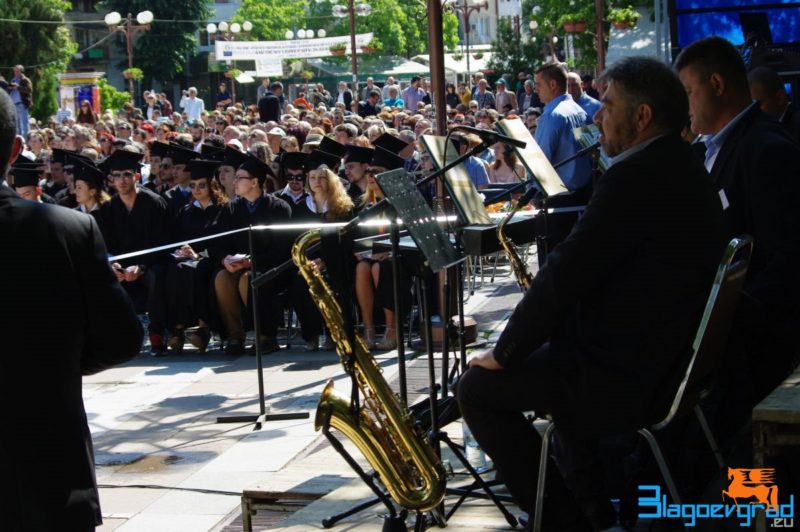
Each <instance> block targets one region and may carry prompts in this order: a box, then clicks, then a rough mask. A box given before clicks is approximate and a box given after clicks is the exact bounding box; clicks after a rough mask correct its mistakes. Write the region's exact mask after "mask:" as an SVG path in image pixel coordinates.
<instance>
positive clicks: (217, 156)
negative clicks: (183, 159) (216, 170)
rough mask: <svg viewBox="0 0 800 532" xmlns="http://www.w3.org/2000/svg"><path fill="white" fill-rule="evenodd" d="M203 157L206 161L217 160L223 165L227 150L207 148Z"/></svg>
mask: <svg viewBox="0 0 800 532" xmlns="http://www.w3.org/2000/svg"><path fill="white" fill-rule="evenodd" d="M202 157H203V159H205V160H206V161H216V162H218V163H219V164H220V165H221V164H222V163H223V162H224V161H225V150H206V153H203V154H202Z"/></svg>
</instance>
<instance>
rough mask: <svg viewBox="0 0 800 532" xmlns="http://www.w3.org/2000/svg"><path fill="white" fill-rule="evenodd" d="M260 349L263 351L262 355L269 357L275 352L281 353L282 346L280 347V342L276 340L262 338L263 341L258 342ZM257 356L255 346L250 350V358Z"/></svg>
mask: <svg viewBox="0 0 800 532" xmlns="http://www.w3.org/2000/svg"><path fill="white" fill-rule="evenodd" d="M258 348H259V349H260V350H261V354H262V355H268V354H270V353H274V352H275V351H280V349H281V346H280V345H278V341H277V340H276V339H275V338H267V337H262V338H261V340H259V341H258ZM255 354H256V344H253V346H252V347H251V348H250V356H255Z"/></svg>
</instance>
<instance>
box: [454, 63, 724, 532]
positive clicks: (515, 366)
mask: <svg viewBox="0 0 800 532" xmlns="http://www.w3.org/2000/svg"><path fill="white" fill-rule="evenodd" d="M603 77H604V81H605V82H606V83H607V87H608V88H607V90H606V92H605V94H604V95H603V99H602V107H601V109H600V110H599V111H598V112H597V114H596V115H595V119H594V120H595V124H597V125H598V126H599V127H600V130H601V136H600V142H601V144H602V146H603V148H604V150H605V151H606V153H607V154H608V155H609V156H610V157H612V158H613V159H612V165H611V167H610V168H609V169H608V171H607V172H606V173H605V174H603V176H602V177H600V179H599V180H598V182H597V184H596V186H595V190H594V195H593V196H592V198H591V200H590V201H589V204H588V205H587V206H586V211H585V212H584V214H583V216H582V217H581V218H580V219H579V220H578V222H577V223H576V224H575V225H574V227H573V228H572V231H571V232H570V234H569V236H568V237H567V238H566V239H565V240H564V241H563V242H561V243H560V244H558V245H557V246H556V247H555V248H554V249H553V250H552V251H551V252H550V254H549V255H548V258H547V262H546V263H545V265H544V266H542V268H541V269H540V270H539V272H538V273H537V275H536V277H535V278H534V280H533V283H532V285H531V287H530V288H529V289H528V291H527V292H526V294H525V295H524V296H523V298H522V301H521V302H520V303H519V304H518V305H517V307H516V309H515V310H514V312H513V314H512V316H511V318H510V319H509V321H508V324H507V326H506V328H505V330H504V331H503V333H502V334H501V336H500V338H499V340H498V342H497V345H496V346H495V347H494V348H493V349H489V350H487V351H484V352H482V353H480V354H478V355H476V356H474V357H472V358H471V359H470V363H469V365H470V369H468V370H467V371H466V372H465V373H464V375H463V376H462V377H461V380H460V383H459V387H458V401H459V405H460V407H461V413H462V414H463V416H464V420H465V421H466V422H467V424H468V425H469V427H470V429H471V430H472V433H473V434H474V436H475V438H476V439H477V441H478V443H479V444H480V445H481V447H482V448H483V449H484V450H485V451H486V452H487V453H488V454H489V455H490V456H491V457H492V459H493V460H494V465H495V467H496V468H497V472H498V474H499V476H501V477H502V478H503V480H504V481H505V483H506V485H507V486H508V488H509V490H510V491H511V493H512V495H513V496H514V498H515V500H516V501H517V502H518V504H519V505H520V508H522V509H523V510H525V511H527V512H528V513H529V514H530V513H532V512H533V511H534V505H535V498H536V481H535V479H536V478H537V474H538V462H539V454H540V453H539V450H540V446H541V438H540V436H539V433H538V432H537V431H536V429H535V428H534V427H533V425H532V424H531V423H530V422H529V421H528V420H527V419H526V417H525V415H524V413H525V412H526V411H531V410H533V411H536V412H537V413H538V412H547V413H549V414H550V415H551V416H552V418H553V420H554V423H555V426H556V437H557V440H558V445H554V447H555V449H556V451H555V459H556V463H557V465H558V470H560V472H561V475H559V474H558V472H557V471H556V470H554V468H548V477H549V478H548V479H547V494H546V495H547V496H546V498H545V508H544V514H543V525H544V528H545V529H552V530H566V529H571V527H584V528H586V527H589V526H591V527H592V528H594V529H595V530H600V529H604V528H608V527H610V526H612V525H613V524H614V523H615V520H616V516H615V512H614V508H613V506H612V505H611V502H610V500H609V498H608V496H607V493H606V491H605V487H604V480H603V479H604V475H603V470H602V465H601V463H600V462H599V459H598V445H597V440H598V439H599V438H600V437H601V436H604V435H613V434H620V433H626V432H629V431H636V430H637V429H639V428H641V427H644V426H649V425H651V424H652V423H654V422H655V421H657V420H659V419H662V418H663V416H664V415H665V413H666V411H667V410H668V408H669V404H670V401H671V399H672V397H674V395H675V391H676V389H677V386H678V384H679V382H678V381H679V378H680V374H682V369H679V368H681V366H682V365H683V363H685V354H686V352H687V349H688V348H689V347H690V345H691V340H692V337H693V335H694V333H695V332H696V330H697V326H698V323H699V319H700V316H701V314H702V311H703V307H704V304H705V301H706V299H707V298H708V292H709V288H710V286H711V284H712V282H713V280H714V275H715V272H716V268H717V266H718V264H719V260H720V257H721V255H722V250H723V248H724V245H725V238H724V234H723V231H722V227H723V225H722V222H723V215H722V205H721V204H720V201H719V196H718V195H717V193H716V191H715V190H714V188H713V187H712V185H711V183H710V182H709V179H708V174H707V173H706V172H705V170H704V169H703V166H702V164H701V163H700V162H699V161H698V160H697V159H696V157H695V156H694V155H693V152H692V149H691V147H690V146H689V145H688V144H687V143H685V142H683V141H682V140H681V137H680V133H681V130H682V129H683V127H684V125H685V122H686V116H687V114H688V102H687V99H686V95H685V92H684V91H683V88H682V86H681V83H680V81H679V80H678V78H677V76H676V75H675V73H674V72H672V70H671V69H670V68H669V67H668V66H667V65H664V64H663V63H662V62H660V61H658V60H656V59H652V58H644V57H629V58H626V59H623V60H621V61H619V62H617V63H615V64H614V65H613V66H612V67H611V68H609V69H608V70H606V71H605V73H604V74H603ZM664 183H670V184H671V185H673V186H676V187H678V189H679V190H681V191H682V192H683V195H682V200H681V201H680V202H679V203H676V202H675V201H674V198H673V197H671V196H670V195H668V194H663V186H664ZM643 198H647V201H644V200H643ZM676 209H677V211H676ZM665 220H670V223H664V221H665ZM551 472H552V473H553V474H552V477H551V476H550V473H551ZM576 529H577V528H576ZM581 529H583V528H581Z"/></svg>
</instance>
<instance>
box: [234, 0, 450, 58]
mask: <svg viewBox="0 0 800 532" xmlns="http://www.w3.org/2000/svg"><path fill="white" fill-rule="evenodd" d="M356 3H358V2H356ZM368 3H369V5H370V7H371V8H372V12H371V13H370V14H369V15H368V16H357V17H356V33H369V32H372V33H374V34H375V38H376V39H378V41H380V43H381V45H382V51H381V53H383V54H387V55H402V56H406V57H411V56H413V55H416V54H419V53H424V52H425V51H427V49H428V17H427V11H426V7H425V3H424V2H420V1H419V0H369V2H368ZM340 4H341V5H344V3H343V2H340ZM332 8H333V4H332V3H331V2H328V1H326V2H321V3H317V2H316V1H314V2H309V3H305V2H302V1H297V0H295V1H287V0H243V1H242V4H241V6H239V9H238V10H237V12H236V16H235V17H234V20H235V21H238V22H243V21H245V20H249V21H250V22H252V23H253V31H252V33H251V36H250V37H251V38H253V39H259V40H281V39H284V34H285V33H286V30H292V31H294V32H296V31H297V30H300V29H312V30H314V31H317V30H320V29H324V30H325V31H326V32H327V34H328V37H335V36H344V35H350V20H349V18H347V17H345V18H337V17H334V16H333V12H332ZM443 34H444V43H445V46H447V47H448V48H454V47H455V46H456V45H457V44H458V20H457V19H456V17H455V15H453V14H452V13H446V14H445V16H444V24H443Z"/></svg>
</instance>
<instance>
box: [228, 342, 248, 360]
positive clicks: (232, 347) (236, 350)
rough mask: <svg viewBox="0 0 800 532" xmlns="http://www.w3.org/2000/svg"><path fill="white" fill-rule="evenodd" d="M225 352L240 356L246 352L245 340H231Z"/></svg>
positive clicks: (229, 354)
mask: <svg viewBox="0 0 800 532" xmlns="http://www.w3.org/2000/svg"><path fill="white" fill-rule="evenodd" d="M225 354H226V355H228V356H238V355H243V354H244V342H243V341H241V340H230V341H229V342H228V345H226V346H225Z"/></svg>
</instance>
